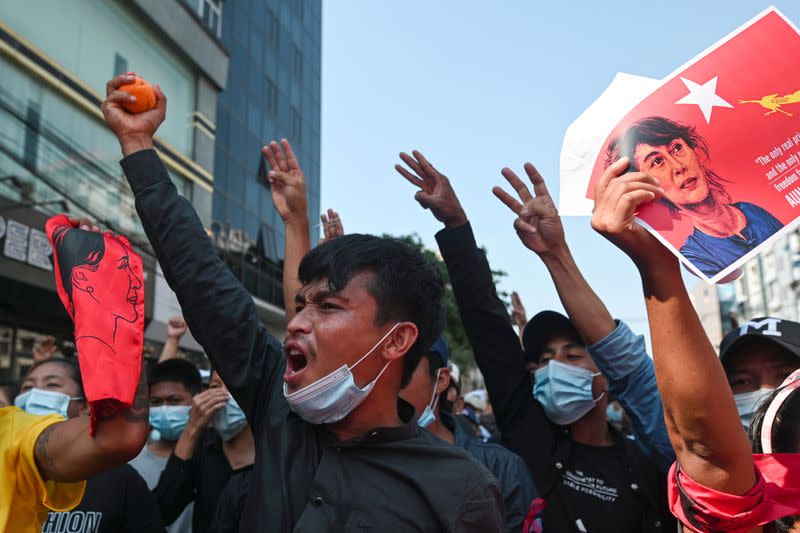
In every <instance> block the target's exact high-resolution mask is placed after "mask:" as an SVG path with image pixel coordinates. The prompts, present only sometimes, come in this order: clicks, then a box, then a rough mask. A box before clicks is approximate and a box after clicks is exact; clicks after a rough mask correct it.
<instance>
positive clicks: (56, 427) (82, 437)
mask: <svg viewBox="0 0 800 533" xmlns="http://www.w3.org/2000/svg"><path fill="white" fill-rule="evenodd" d="M148 412H149V411H148V397H147V380H146V377H145V371H144V368H143V369H142V372H141V376H140V379H139V387H138V388H137V389H136V395H135V397H134V399H133V404H132V405H131V407H130V409H125V410H121V411H117V412H116V413H113V414H112V415H106V416H99V415H98V417H97V426H96V431H95V436H94V437H92V436H91V435H90V433H89V417H88V416H80V417H77V418H72V419H70V420H66V421H64V422H59V423H57V424H53V425H52V426H48V427H47V428H45V430H44V431H42V433H41V434H40V435H39V438H38V439H37V441H36V448H35V450H34V454H35V457H36V466H37V467H38V468H39V473H40V474H41V476H42V478H43V479H45V480H53V481H60V482H74V481H80V480H83V479H88V478H90V477H92V476H94V475H96V474H99V473H100V472H103V471H105V470H108V469H109V468H113V467H115V466H117V465H120V464H122V463H126V462H128V461H130V460H131V459H133V458H134V457H136V455H138V453H139V452H140V451H141V450H142V448H143V447H144V445H145V443H146V442H147V435H148V433H149V431H150V425H149V423H148Z"/></svg>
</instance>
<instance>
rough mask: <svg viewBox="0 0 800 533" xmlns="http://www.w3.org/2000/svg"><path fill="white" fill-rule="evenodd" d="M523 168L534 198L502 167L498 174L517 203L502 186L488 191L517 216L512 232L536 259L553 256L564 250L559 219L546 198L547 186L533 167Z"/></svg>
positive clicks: (527, 164) (562, 230)
mask: <svg viewBox="0 0 800 533" xmlns="http://www.w3.org/2000/svg"><path fill="white" fill-rule="evenodd" d="M524 168H525V173H526V174H528V178H529V179H530V181H531V184H532V185H533V192H534V194H535V196H534V195H531V192H530V190H528V187H527V186H526V185H525V184H524V183H523V182H522V180H521V179H519V177H518V176H517V175H516V174H515V173H514V172H513V171H512V170H511V169H509V168H504V169H503V170H502V171H501V173H502V174H503V177H504V178H505V179H506V180H507V181H508V183H509V184H510V185H511V187H512V188H513V189H514V190H515V191H516V193H517V197H518V198H519V200H517V199H516V198H514V197H513V196H512V195H511V194H509V193H507V192H506V191H505V190H503V189H502V187H494V188H493V189H492V192H493V193H494V195H495V196H497V198H499V199H500V201H501V202H503V203H504V204H505V205H506V206H507V207H508V208H509V209H511V211H513V212H514V214H516V215H517V219H516V220H515V221H514V229H515V230H516V231H517V236H518V237H519V239H520V240H521V241H522V243H523V244H524V245H525V246H526V247H527V248H528V249H530V250H532V251H534V252H536V253H537V254H539V255H540V256H545V255H548V254H552V253H555V252H556V251H559V250H561V249H563V248H564V247H566V241H565V239H564V227H563V226H562V224H561V217H559V216H558V210H557V209H556V206H555V204H554V203H553V199H552V198H551V197H550V193H549V192H548V190H547V185H545V182H544V179H543V178H542V176H541V174H539V171H538V170H536V167H534V166H533V165H532V164H530V163H525V167H524Z"/></svg>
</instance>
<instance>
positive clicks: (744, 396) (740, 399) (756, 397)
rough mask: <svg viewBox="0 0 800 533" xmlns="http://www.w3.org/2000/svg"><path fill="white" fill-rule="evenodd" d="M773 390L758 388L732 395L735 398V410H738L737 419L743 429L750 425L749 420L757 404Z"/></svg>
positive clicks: (773, 390) (756, 408)
mask: <svg viewBox="0 0 800 533" xmlns="http://www.w3.org/2000/svg"><path fill="white" fill-rule="evenodd" d="M773 392H775V389H758V390H754V391H752V392H743V393H740V394H734V395H733V399H734V400H736V410H737V411H739V419H740V420H741V421H742V425H743V426H744V427H745V429H748V428H749V427H750V420H752V418H753V413H755V412H756V410H758V406H759V404H760V403H761V402H762V401H763V400H764V398H766V397H767V396H769V395H770V394H772V393H773Z"/></svg>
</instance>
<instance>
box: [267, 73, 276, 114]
mask: <svg viewBox="0 0 800 533" xmlns="http://www.w3.org/2000/svg"><path fill="white" fill-rule="evenodd" d="M264 81H265V83H264V85H265V87H266V91H265V92H266V95H265V102H264V109H265V110H266V111H267V113H269V114H270V115H272V116H273V117H274V116H275V115H276V114H277V113H278V86H277V85H275V82H274V81H272V80H271V79H269V78H268V77H266V76H265V77H264Z"/></svg>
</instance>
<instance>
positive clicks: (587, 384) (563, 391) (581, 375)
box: [533, 359, 606, 426]
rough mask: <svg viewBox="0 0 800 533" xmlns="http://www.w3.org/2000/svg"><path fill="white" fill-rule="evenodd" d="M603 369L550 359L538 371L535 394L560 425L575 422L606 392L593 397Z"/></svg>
mask: <svg viewBox="0 0 800 533" xmlns="http://www.w3.org/2000/svg"><path fill="white" fill-rule="evenodd" d="M599 375H600V372H594V373H593V372H591V371H590V370H587V369H585V368H581V367H578V366H574V365H568V364H566V363H561V362H559V361H556V360H552V359H551V360H550V362H549V363H547V366H545V367H542V368H540V369H538V370H537V371H536V374H535V377H536V380H535V384H534V386H533V397H534V398H536V400H537V401H538V402H539V403H540V404H541V405H542V407H543V408H544V412H545V413H546V414H547V418H549V419H550V420H552V421H553V422H554V423H556V424H558V425H560V426H567V425H569V424H572V423H573V422H575V421H576V420H578V419H579V418H581V417H582V416H583V415H585V414H586V413H588V412H589V411H591V410H592V408H593V407H594V406H595V404H596V403H597V402H599V401H600V399H601V398H602V397H603V396H605V394H606V393H605V392H604V393H603V394H601V395H600V396H598V397H597V398H594V397H593V396H592V382H593V381H594V378H595V377H596V376H599Z"/></svg>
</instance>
